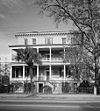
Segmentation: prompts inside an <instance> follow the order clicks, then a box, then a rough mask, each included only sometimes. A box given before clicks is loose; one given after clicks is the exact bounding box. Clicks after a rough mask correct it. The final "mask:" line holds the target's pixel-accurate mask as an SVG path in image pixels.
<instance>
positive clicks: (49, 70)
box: [49, 65, 51, 80]
mask: <svg viewBox="0 0 100 111" xmlns="http://www.w3.org/2000/svg"><path fill="white" fill-rule="evenodd" d="M49 72H50V80H51V65H50V67H49Z"/></svg>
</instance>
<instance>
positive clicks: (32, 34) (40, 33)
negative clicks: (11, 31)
mask: <svg viewBox="0 0 100 111" xmlns="http://www.w3.org/2000/svg"><path fill="white" fill-rule="evenodd" d="M68 34H72V33H68V32H65V31H42V32H38V31H32V32H18V33H17V34H16V35H15V37H19V36H42V35H68Z"/></svg>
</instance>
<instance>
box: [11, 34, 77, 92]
mask: <svg viewBox="0 0 100 111" xmlns="http://www.w3.org/2000/svg"><path fill="white" fill-rule="evenodd" d="M15 37H16V43H15V44H14V45H10V46H9V47H10V50H11V59H12V63H11V70H10V81H11V83H13V82H15V81H19V82H22V83H24V82H25V81H29V80H30V77H29V68H28V66H27V65H26V64H25V63H24V62H21V61H20V62H18V61H17V60H16V59H15V57H16V54H17V51H18V50H20V49H24V48H25V46H26V45H27V46H28V47H30V48H35V49H36V50H37V52H38V53H40V54H41V61H42V64H41V65H39V64H35V68H34V69H33V71H34V77H33V81H34V82H35V85H36V90H37V93H46V90H48V89H43V87H45V86H49V87H50V88H51V92H52V93H54V94H55V93H59V94H60V93H64V91H65V90H64V88H67V89H66V92H69V91H71V88H69V86H72V85H74V86H75V85H76V84H77V83H76V82H75V81H74V78H72V76H71V71H70V69H69V66H70V61H69V60H67V61H66V62H64V56H65V48H69V47H72V45H71V41H72V34H71V33H67V32H20V33H18V34H16V35H15ZM68 88H69V89H70V90H69V89H68Z"/></svg>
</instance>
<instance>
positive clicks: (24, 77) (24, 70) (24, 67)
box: [23, 65, 25, 80]
mask: <svg viewBox="0 0 100 111" xmlns="http://www.w3.org/2000/svg"><path fill="white" fill-rule="evenodd" d="M23 80H25V65H23Z"/></svg>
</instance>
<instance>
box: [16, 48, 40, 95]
mask: <svg viewBox="0 0 100 111" xmlns="http://www.w3.org/2000/svg"><path fill="white" fill-rule="evenodd" d="M16 59H17V60H18V61H20V60H21V61H22V62H25V63H26V64H27V65H28V67H29V74H30V83H31V93H32V94H34V87H33V86H34V84H33V77H34V74H33V68H34V65H35V64H41V62H40V55H39V53H37V51H36V49H34V48H29V47H28V46H26V48H25V49H19V50H18V51H17V56H16Z"/></svg>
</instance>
